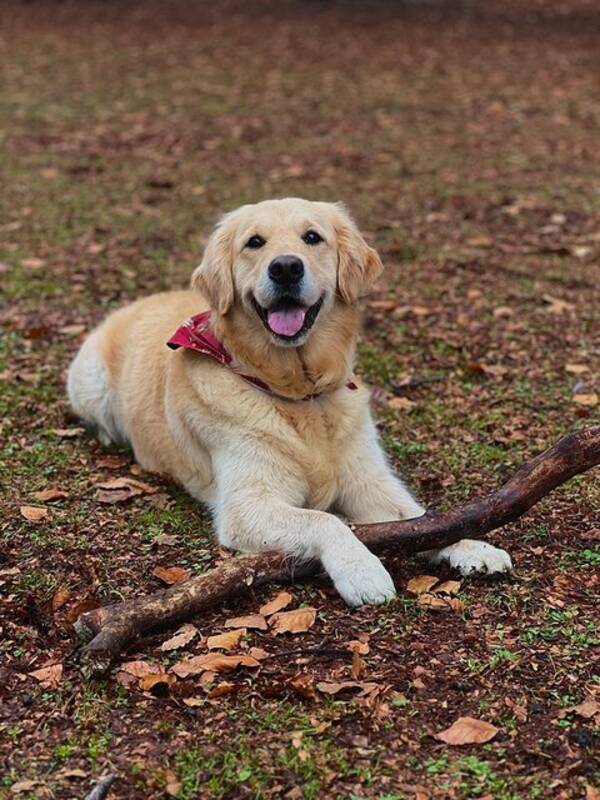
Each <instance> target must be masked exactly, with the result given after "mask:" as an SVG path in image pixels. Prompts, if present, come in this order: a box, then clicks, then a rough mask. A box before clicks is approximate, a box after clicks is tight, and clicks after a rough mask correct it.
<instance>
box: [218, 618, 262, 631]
mask: <svg viewBox="0 0 600 800" xmlns="http://www.w3.org/2000/svg"><path fill="white" fill-rule="evenodd" d="M223 627H225V628H252V629H255V630H259V631H266V630H267V621H266V619H265V618H264V617H263V615H262V614H248V615H247V616H245V617H232V619H228V620H227V622H226V623H225V625H224V626H223Z"/></svg>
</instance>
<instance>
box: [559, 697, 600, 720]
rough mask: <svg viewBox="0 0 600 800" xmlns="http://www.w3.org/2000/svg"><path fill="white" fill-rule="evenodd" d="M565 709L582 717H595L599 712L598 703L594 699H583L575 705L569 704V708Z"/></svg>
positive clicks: (599, 705) (599, 706)
mask: <svg viewBox="0 0 600 800" xmlns="http://www.w3.org/2000/svg"><path fill="white" fill-rule="evenodd" d="M565 711H570V712H573V713H574V714H577V715H578V716H579V717H583V718H584V719H591V718H592V717H595V716H596V714H600V703H597V702H596V701H595V700H584V701H583V703H578V704H577V705H576V706H570V707H569V708H567V709H565Z"/></svg>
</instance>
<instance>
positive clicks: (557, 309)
mask: <svg viewBox="0 0 600 800" xmlns="http://www.w3.org/2000/svg"><path fill="white" fill-rule="evenodd" d="M542 300H543V301H544V302H545V303H548V306H549V307H548V308H547V309H546V310H547V311H548V313H549V314H565V313H566V312H567V311H574V310H575V306H574V305H573V303H568V302H567V301H566V300H561V299H560V298H559V297H553V296H552V295H551V294H545V295H543V297H542Z"/></svg>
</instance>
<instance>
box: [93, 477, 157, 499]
mask: <svg viewBox="0 0 600 800" xmlns="http://www.w3.org/2000/svg"><path fill="white" fill-rule="evenodd" d="M94 485H95V486H96V487H97V488H96V493H95V494H94V500H95V501H96V502H97V503H108V504H111V505H112V504H114V503H123V502H125V501H126V500H130V499H131V498H132V497H138V496H139V495H142V494H156V492H158V488H157V487H156V486H150V485H149V484H148V483H143V482H142V481H137V480H135V479H134V478H113V479H112V480H109V481H101V482H100V483H96V484H94Z"/></svg>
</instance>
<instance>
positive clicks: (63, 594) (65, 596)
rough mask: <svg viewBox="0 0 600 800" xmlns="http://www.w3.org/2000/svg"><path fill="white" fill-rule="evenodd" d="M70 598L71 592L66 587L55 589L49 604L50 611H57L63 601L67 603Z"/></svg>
mask: <svg viewBox="0 0 600 800" xmlns="http://www.w3.org/2000/svg"><path fill="white" fill-rule="evenodd" d="M70 598H71V592H70V591H69V590H68V589H57V590H56V592H54V595H53V597H52V602H51V603H50V606H51V608H52V611H58V609H59V608H62V607H63V606H64V604H65V603H68V602H69V600H70Z"/></svg>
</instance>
